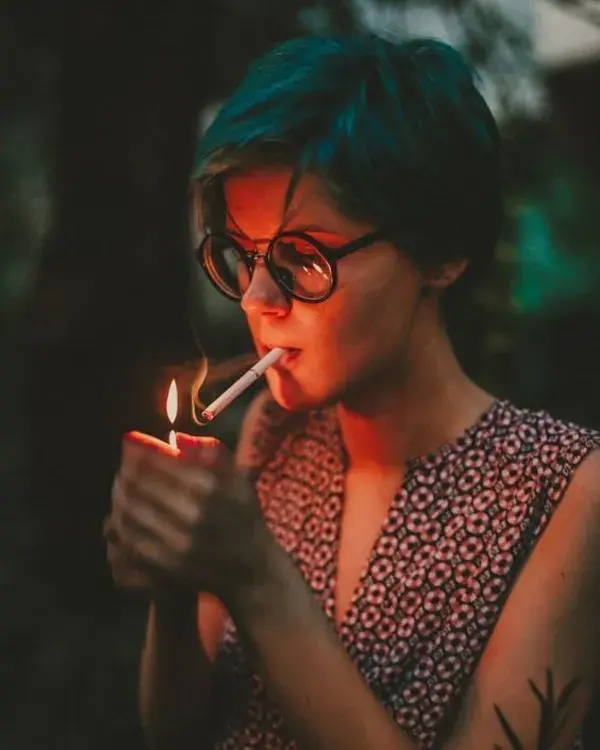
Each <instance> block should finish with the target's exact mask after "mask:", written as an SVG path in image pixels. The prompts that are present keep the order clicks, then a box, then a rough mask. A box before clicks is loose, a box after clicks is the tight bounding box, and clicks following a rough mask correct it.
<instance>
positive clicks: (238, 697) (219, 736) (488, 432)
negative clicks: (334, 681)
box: [212, 401, 600, 750]
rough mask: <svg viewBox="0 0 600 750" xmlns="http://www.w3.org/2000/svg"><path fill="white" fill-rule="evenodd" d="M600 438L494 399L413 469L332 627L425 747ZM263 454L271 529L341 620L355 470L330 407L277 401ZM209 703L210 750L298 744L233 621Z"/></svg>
mask: <svg viewBox="0 0 600 750" xmlns="http://www.w3.org/2000/svg"><path fill="white" fill-rule="evenodd" d="M598 447H600V434H598V433H596V432H593V431H591V430H586V429H583V428H580V427H577V426H575V425H573V424H568V423H563V422H559V421H557V420H555V419H553V418H552V417H550V416H549V415H548V414H547V413H545V412H534V411H529V410H525V409H520V408H518V407H516V406H515V405H513V404H512V403H510V402H508V401H495V402H494V404H493V405H492V406H491V408H490V409H489V410H488V411H487V412H486V413H485V414H484V415H483V416H482V417H481V418H480V419H479V420H478V422H477V423H476V424H475V425H473V426H472V427H471V428H470V429H468V430H467V431H466V432H465V433H464V434H463V435H462V436H461V437H460V438H459V439H458V440H456V441H455V442H452V443H449V444H447V445H444V446H443V447H441V448H440V449H439V450H438V451H437V452H436V453H434V454H432V455H427V456H423V457H419V458H415V459H412V460H411V461H410V462H409V463H408V464H407V466H406V473H405V476H404V480H403V483H402V486H401V487H399V488H398V491H397V492H396V494H395V497H394V499H393V501H392V503H391V506H390V508H389V511H388V515H387V518H386V520H385V522H384V524H383V527H382V529H381V532H380V534H379V537H378V539H377V541H376V543H375V545H374V546H373V549H372V552H371V556H370V559H369V561H368V563H367V565H366V567H365V569H364V571H363V574H362V577H361V580H360V583H359V585H358V587H357V589H356V590H355V592H354V595H353V597H352V602H351V605H350V608H349V611H348V612H347V613H346V615H345V617H344V619H343V621H342V623H341V625H340V627H339V628H337V631H338V635H339V638H340V639H341V641H342V643H343V645H344V646H345V648H346V650H347V652H348V654H349V656H350V658H351V659H352V661H353V662H354V664H355V665H356V667H357V668H358V669H359V670H360V672H361V673H362V675H363V677H364V679H365V680H366V682H367V683H368V685H369V686H370V688H371V690H372V691H373V693H374V694H375V695H376V697H377V698H378V700H379V701H380V702H381V704H382V705H383V706H384V707H385V708H386V709H387V710H388V711H389V712H390V713H391V714H392V715H393V716H394V718H395V720H396V721H397V723H398V725H399V726H400V727H401V728H402V729H403V730H405V731H406V732H407V734H408V735H409V737H410V738H411V739H412V740H413V741H414V742H415V743H416V744H417V745H418V746H419V747H421V748H434V747H436V745H437V744H438V743H439V742H440V741H441V740H442V739H443V737H444V736H446V734H447V732H448V731H449V730H450V729H451V726H452V722H453V720H454V718H455V717H456V713H457V708H458V705H459V703H460V701H461V700H462V699H463V698H464V696H465V693H466V690H467V687H468V683H469V678H470V677H471V675H472V673H473V671H474V670H475V667H476V666H477V663H478V661H479V658H480V657H481V655H482V653H483V651H484V649H485V646H486V644H487V642H488V639H489V637H490V635H491V633H492V630H493V628H494V626H495V625H496V623H497V621H498V618H499V615H500V613H501V611H502V607H503V605H504V602H505V601H506V599H507V596H508V594H509V592H510V590H511V587H512V585H513V583H514V581H515V579H516V577H517V575H518V573H519V571H520V569H521V567H522V566H523V564H524V562H525V560H526V559H527V557H528V555H529V553H530V552H531V550H532V548H533V547H534V545H535V544H536V542H537V540H538V539H539V538H540V536H541V534H542V533H543V532H544V529H545V528H546V526H547V524H548V523H549V522H550V519H551V518H552V514H553V513H554V511H555V509H556V508H557V506H558V504H559V503H560V501H561V499H562V497H563V496H564V494H565V490H566V489H567V486H568V484H569V482H570V480H571V478H572V476H573V473H574V471H575V470H576V469H577V467H578V466H579V465H580V464H581V462H582V461H583V460H584V459H585V457H586V456H587V455H588V454H589V453H590V452H591V451H592V450H594V449H595V448H598ZM253 463H254V465H255V467H256V490H257V494H258V497H259V499H260V501H261V503H262V507H263V510H264V514H265V517H266V520H267V523H268V525H269V527H270V528H271V530H272V532H273V534H274V535H275V537H276V538H277V540H278V542H279V544H280V545H281V546H282V547H283V548H284V549H285V550H286V551H287V552H288V553H289V554H290V555H291V556H292V558H293V559H294V561H295V562H296V564H297V566H298V567H299V569H300V571H301V572H302V574H303V575H304V577H305V578H306V580H307V582H308V583H309V585H310V586H311V588H312V590H313V592H314V596H315V597H316V599H317V600H318V601H319V602H320V604H321V606H322V607H323V609H324V611H325V613H326V614H327V616H328V617H329V618H330V619H331V620H332V622H334V608H335V604H334V591H335V582H336V564H337V555H338V544H339V537H340V523H341V518H342V509H343V503H344V476H345V469H346V455H345V451H344V446H343V441H342V439H341V434H340V430H339V425H338V421H337V417H336V412H335V409H333V408H331V409H325V410H321V411H315V412H312V413H310V414H309V415H308V416H306V417H304V418H302V419H300V420H299V419H298V418H297V417H293V416H292V417H289V416H287V415H286V414H285V412H283V411H282V410H281V409H279V407H277V405H276V404H275V403H274V402H272V401H270V402H268V403H267V406H266V407H265V409H264V410H263V414H262V417H261V420H260V429H259V430H258V431H257V434H256V439H255V442H254V456H253ZM336 627H337V626H336ZM214 700H215V703H214V711H213V713H212V715H213V717H214V725H213V731H214V737H215V748H218V749H219V750H225V749H226V748H238V749H240V750H242V749H245V748H253V747H258V748H273V749H274V750H275V749H277V750H283V749H285V750H293V749H295V748H296V747H297V745H296V743H295V742H294V738H293V734H292V732H291V730H290V728H289V727H288V726H287V724H286V722H285V720H284V719H283V717H282V716H281V715H280V713H279V711H278V710H277V707H276V706H275V705H274V704H273V703H271V701H270V700H269V698H268V696H267V695H266V694H265V689H264V685H263V682H262V680H261V678H260V677H259V676H258V675H257V674H255V673H254V671H253V668H252V664H251V662H250V659H249V657H248V654H247V652H246V650H245V648H244V645H243V643H242V642H241V641H240V640H239V639H238V635H237V632H236V629H235V626H234V624H233V622H231V620H228V621H227V623H226V627H225V632H224V635H223V639H222V643H221V646H220V650H219V653H218V655H217V658H216V660H215V691H214Z"/></svg>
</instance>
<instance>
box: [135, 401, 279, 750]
mask: <svg viewBox="0 0 600 750" xmlns="http://www.w3.org/2000/svg"><path fill="white" fill-rule="evenodd" d="M268 400H269V393H268V391H264V392H261V393H260V394H258V395H257V396H256V398H255V399H254V400H253V401H252V402H251V404H250V406H249V408H248V411H247V413H246V415H245V418H244V421H243V423H242V427H241V430H240V436H239V440H238V447H237V452H236V464H237V466H238V467H240V468H242V469H244V470H246V469H250V468H252V465H253V462H254V448H253V445H254V439H255V437H256V432H257V430H258V429H259V421H260V418H261V415H262V411H263V409H264V406H265V404H266V403H267V401H268ZM182 440H184V441H185V451H186V453H187V454H188V457H189V458H192V457H193V452H194V447H195V445H196V444H197V446H200V445H202V439H198V440H197V441H196V440H195V439H190V437H189V436H185V439H184V438H182ZM225 617H226V610H225V607H224V606H223V604H222V603H221V602H220V601H219V600H218V599H217V598H216V597H214V596H212V595H211V594H208V593H205V592H200V593H198V592H196V591H194V590H188V591H181V590H179V591H173V592H168V591H163V593H162V594H161V595H159V596H157V597H155V598H154V600H153V601H152V603H151V605H150V611H149V614H148V623H147V627H146V640H145V644H144V649H143V652H142V660H141V668H140V700H139V703H140V716H141V719H142V726H143V729H144V733H145V736H146V738H147V741H148V743H149V745H150V747H151V748H152V750H162V749H163V748H168V750H180V749H182V750H183V749H184V748H187V747H195V748H199V749H200V750H201V748H203V747H209V746H210V743H209V737H208V733H207V728H206V727H207V707H208V704H209V701H210V690H211V663H212V661H213V660H214V658H215V655H216V652H217V649H218V645H219V641H220V638H221V634H222V631H223V625H224V620H225Z"/></svg>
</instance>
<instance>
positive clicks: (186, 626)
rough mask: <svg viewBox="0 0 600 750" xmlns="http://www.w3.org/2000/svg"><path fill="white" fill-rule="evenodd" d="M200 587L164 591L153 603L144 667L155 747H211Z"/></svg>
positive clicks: (146, 713) (146, 710) (145, 724)
mask: <svg viewBox="0 0 600 750" xmlns="http://www.w3.org/2000/svg"><path fill="white" fill-rule="evenodd" d="M198 619H199V618H198V594H197V592H196V591H193V590H191V591H177V592H168V593H167V592H163V593H162V594H157V595H156V596H155V598H154V600H153V601H152V603H151V605H150V612H149V615H148V625H147V630H146V641H145V644H144V649H143V652H142V660H141V668H140V716H141V721H142V728H143V730H144V735H145V737H146V740H147V742H148V745H149V747H150V748H151V750H163V749H164V750H179V749H181V750H183V749H184V748H188V747H197V748H203V747H205V748H208V747H210V744H209V742H208V739H209V738H208V731H207V718H208V710H207V709H208V702H209V697H210V670H211V663H210V659H209V656H208V654H207V652H206V650H205V648H204V646H203V644H202V642H201V640H200V637H199V632H198Z"/></svg>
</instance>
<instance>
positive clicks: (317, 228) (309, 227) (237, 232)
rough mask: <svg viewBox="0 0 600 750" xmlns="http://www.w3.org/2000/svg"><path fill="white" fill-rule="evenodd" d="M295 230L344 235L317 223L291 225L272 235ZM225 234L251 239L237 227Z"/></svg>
mask: <svg viewBox="0 0 600 750" xmlns="http://www.w3.org/2000/svg"><path fill="white" fill-rule="evenodd" d="M297 232H300V233H303V234H333V235H335V236H336V237H344V235H343V234H342V233H341V232H338V231H336V230H335V229H326V228H325V227H322V226H320V225H319V224H303V225H301V226H298V227H292V228H291V229H284V230H280V231H278V232H277V233H276V234H275V235H274V236H275V237H278V236H279V235H281V234H288V233H289V234H295V233H297ZM227 234H230V235H232V236H233V237H239V238H240V239H246V240H252V237H248V235H247V234H244V232H242V231H241V230H238V229H227ZM256 241H257V240H254V242H256Z"/></svg>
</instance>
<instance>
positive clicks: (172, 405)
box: [167, 378, 179, 424]
mask: <svg viewBox="0 0 600 750" xmlns="http://www.w3.org/2000/svg"><path fill="white" fill-rule="evenodd" d="M178 406H179V395H178V393H177V383H176V382H175V378H173V380H171V385H170V386H169V393H168V394H167V417H169V422H170V423H171V424H175V420H176V419H177V408H178Z"/></svg>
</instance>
